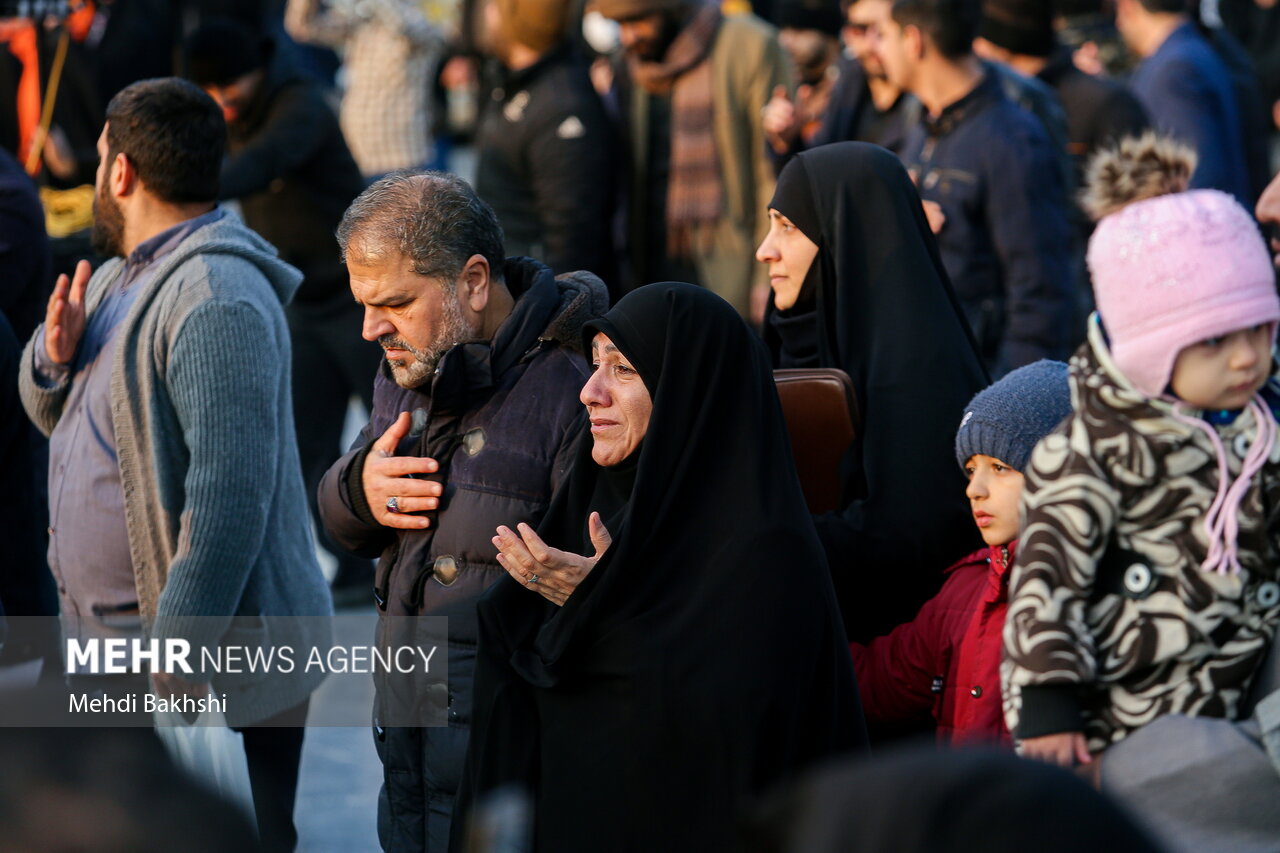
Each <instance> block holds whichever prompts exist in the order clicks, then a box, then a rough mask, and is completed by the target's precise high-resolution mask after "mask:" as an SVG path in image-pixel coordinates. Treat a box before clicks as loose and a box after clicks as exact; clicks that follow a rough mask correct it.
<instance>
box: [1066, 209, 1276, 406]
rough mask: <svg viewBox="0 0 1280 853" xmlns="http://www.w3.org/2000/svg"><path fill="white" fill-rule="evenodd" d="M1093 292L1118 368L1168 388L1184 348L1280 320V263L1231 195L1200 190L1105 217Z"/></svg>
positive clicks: (1147, 390) (1143, 382) (1092, 256)
mask: <svg viewBox="0 0 1280 853" xmlns="http://www.w3.org/2000/svg"><path fill="white" fill-rule="evenodd" d="M1088 262H1089V273H1090V275H1091V277H1092V278H1093V293H1094V298H1095V299H1096V301H1097V304H1098V313H1099V314H1100V315H1101V316H1102V323H1103V326H1104V327H1105V328H1106V331H1107V335H1108V337H1109V339H1110V345H1111V356H1112V359H1113V360H1114V361H1115V363H1116V366H1117V367H1119V368H1120V370H1121V371H1123V372H1124V375H1125V377H1126V378H1127V379H1128V380H1129V381H1130V382H1131V383H1133V386H1134V387H1135V388H1137V389H1138V390H1139V391H1141V392H1143V393H1144V394H1147V395H1148V396H1151V397H1158V396H1160V395H1161V394H1163V393H1164V390H1165V388H1166V387H1167V386H1168V384H1169V378H1170V376H1171V375H1172V374H1173V364H1174V361H1175V360H1176V359H1177V357H1178V353H1179V352H1181V351H1182V349H1183V348H1184V347H1187V346H1190V345H1191V344H1194V343H1198V342H1199V341H1203V340H1205V339H1206V338H1212V337H1218V336H1220V335H1226V334H1230V333H1231V332H1235V331H1238V330H1240V329H1246V328H1248V327H1250V326H1255V325H1257V324H1259V323H1274V322H1276V321H1277V320H1280V297H1277V296H1276V279H1275V269H1274V267H1273V266H1272V261H1271V256H1270V254H1269V253H1268V252H1267V245H1266V243H1265V241H1264V240H1263V239H1262V235H1261V234H1260V233H1259V231H1258V227H1257V225H1255V224H1254V222H1253V218H1252V217H1251V216H1250V215H1249V214H1248V213H1247V212H1246V211H1245V209H1244V208H1243V207H1241V206H1240V204H1239V203H1238V202H1237V201H1236V200H1235V199H1234V198H1232V197H1231V196H1229V195H1227V194H1226V193H1223V192H1219V191H1217V190H1192V191H1190V192H1182V193H1174V194H1171V195H1162V196H1157V197H1155V198H1149V199H1146V200H1144V201H1137V202H1134V203H1133V204H1130V205H1128V206H1126V207H1124V208H1122V209H1121V210H1119V211H1117V212H1115V213H1112V214H1111V215H1109V216H1105V217H1103V218H1102V220H1101V221H1099V222H1098V227H1097V229H1096V230H1095V231H1094V232H1093V237H1091V238H1090V240H1089V253H1088Z"/></svg>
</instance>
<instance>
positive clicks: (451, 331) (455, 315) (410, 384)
mask: <svg viewBox="0 0 1280 853" xmlns="http://www.w3.org/2000/svg"><path fill="white" fill-rule="evenodd" d="M479 337H480V329H479V328H478V327H476V326H473V325H471V324H470V323H468V322H467V318H466V317H465V316H463V313H462V306H461V305H460V304H458V300H457V297H456V295H455V294H452V293H450V294H446V298H445V300H444V305H443V307H442V313H441V315H440V328H439V331H437V332H436V335H435V337H434V338H432V340H431V342H430V343H429V344H427V347H426V348H425V349H418V348H417V347H415V346H413V345H412V344H410V343H409V342H408V341H406V340H404V339H403V338H398V337H396V336H395V335H383V336H382V337H380V338H378V343H379V344H380V345H381V346H382V348H383V349H386V348H388V347H390V348H392V349H402V350H405V351H407V352H409V353H410V354H411V355H412V356H413V360H412V361H408V362H401V361H390V360H388V361H387V366H388V367H390V368H391V376H392V378H393V379H395V381H396V384H397V385H399V386H400V387H401V388H417V387H419V386H421V385H422V384H423V383H424V382H426V381H427V380H429V379H430V378H431V377H432V376H433V375H434V374H435V372H436V366H437V365H439V364H440V359H441V358H443V357H444V354H445V353H447V352H448V351H449V350H451V349H453V348H454V347H455V346H457V345H458V344H460V343H463V342H465V341H474V340H476V339H477V338H479Z"/></svg>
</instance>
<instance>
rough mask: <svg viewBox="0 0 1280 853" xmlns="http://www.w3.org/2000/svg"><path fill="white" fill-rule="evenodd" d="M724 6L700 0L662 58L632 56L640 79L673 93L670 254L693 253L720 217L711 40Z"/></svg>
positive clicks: (655, 91) (653, 90)
mask: <svg viewBox="0 0 1280 853" xmlns="http://www.w3.org/2000/svg"><path fill="white" fill-rule="evenodd" d="M720 21H721V15H720V8H719V6H718V5H717V4H716V3H714V2H708V3H704V4H702V5H700V7H699V8H698V9H697V11H696V12H694V14H693V16H692V17H691V18H690V20H689V22H688V23H687V24H686V25H685V27H684V29H682V30H681V31H680V33H679V34H678V35H677V36H676V37H675V39H674V40H673V41H672V42H671V46H670V47H669V48H668V49H667V53H666V56H665V57H663V60H662V61H661V62H642V61H640V60H637V59H634V58H633V59H632V60H631V73H632V77H633V79H634V80H635V81H636V83H637V84H638V85H639V86H640V87H641V88H642V89H644V90H645V91H646V92H648V93H650V94H651V95H659V96H665V95H670V96H671V171H670V174H669V175H668V179H667V254H668V255H669V256H671V257H676V256H688V255H689V254H691V251H692V249H693V235H694V231H695V229H696V227H697V226H699V225H705V224H710V223H714V222H715V221H716V220H717V219H719V218H720V210H721V196H722V194H723V190H722V187H721V185H720V159H719V157H718V155H717V152H716V141H715V134H714V130H715V124H714V116H713V109H712V107H713V102H714V96H713V95H712V87H711V62H710V61H709V59H710V54H711V45H712V44H713V43H714V42H715V36H716V32H717V31H718V30H719V28H720Z"/></svg>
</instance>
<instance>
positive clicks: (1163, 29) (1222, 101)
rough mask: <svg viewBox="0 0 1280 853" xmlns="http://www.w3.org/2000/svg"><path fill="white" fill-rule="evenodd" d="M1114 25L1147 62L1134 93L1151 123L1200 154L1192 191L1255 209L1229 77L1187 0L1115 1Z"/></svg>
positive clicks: (1136, 73)
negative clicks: (1221, 195) (1228, 197)
mask: <svg viewBox="0 0 1280 853" xmlns="http://www.w3.org/2000/svg"><path fill="white" fill-rule="evenodd" d="M1116 28H1117V29H1118V30H1119V31H1120V34H1121V35H1122V36H1123V37H1124V40H1125V43H1126V44H1128V45H1129V49H1130V50H1132V51H1133V52H1134V53H1135V54H1137V55H1138V56H1139V57H1140V58H1141V60H1142V62H1141V64H1140V65H1139V66H1138V68H1137V70H1136V71H1134V73H1133V78H1132V85H1133V92H1134V94H1135V95H1137V96H1138V100H1140V101H1141V102H1142V105H1143V107H1145V108H1146V110H1147V114H1148V115H1149V116H1150V117H1151V122H1152V124H1153V125H1154V126H1155V128H1156V129H1157V130H1159V131H1160V132H1162V133H1166V134H1169V135H1170V136H1172V137H1173V138H1175V139H1177V140H1178V141H1180V142H1183V143H1185V144H1187V145H1189V146H1190V147H1191V148H1192V150H1194V151H1195V152H1196V156H1197V158H1198V165H1197V167H1196V171H1195V174H1194V175H1192V178H1191V188H1192V189H1218V190H1222V191H1223V192H1227V193H1231V194H1232V195H1234V196H1235V197H1236V199H1237V200H1239V201H1240V203H1241V204H1243V205H1245V206H1246V207H1252V206H1253V200H1254V199H1255V198H1256V191H1255V190H1254V188H1253V187H1252V186H1251V182H1250V178H1249V171H1248V168H1247V165H1246V164H1247V160H1246V157H1245V140H1244V138H1243V133H1242V124H1241V112H1240V105H1239V103H1238V102H1237V98H1236V94H1235V92H1234V91H1233V89H1232V82H1231V73H1230V71H1229V70H1228V68H1227V66H1226V65H1225V63H1223V61H1222V59H1221V58H1220V57H1219V56H1218V55H1217V53H1215V51H1214V49H1213V48H1212V47H1211V46H1210V44H1209V43H1208V42H1207V41H1206V40H1205V38H1204V37H1203V36H1202V35H1201V34H1200V33H1199V32H1198V31H1197V30H1196V27H1195V24H1194V23H1193V22H1192V20H1191V14H1190V10H1189V7H1188V5H1187V0H1116Z"/></svg>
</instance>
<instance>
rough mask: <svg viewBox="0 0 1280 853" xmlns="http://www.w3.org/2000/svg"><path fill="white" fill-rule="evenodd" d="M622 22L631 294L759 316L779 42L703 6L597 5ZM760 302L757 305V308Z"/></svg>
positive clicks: (607, 0)
mask: <svg viewBox="0 0 1280 853" xmlns="http://www.w3.org/2000/svg"><path fill="white" fill-rule="evenodd" d="M596 8H597V9H598V11H599V12H600V13H601V14H602V15H604V16H605V17H606V18H610V19H612V20H614V21H617V22H618V25H619V39H620V41H621V44H622V49H623V50H622V55H621V56H620V57H619V58H618V59H619V62H618V65H619V66H620V67H618V68H617V70H616V72H615V74H614V86H615V91H614V92H613V93H612V96H613V97H615V98H616V99H617V103H618V113H619V115H620V116H621V122H622V135H623V139H624V145H625V150H626V151H627V156H628V158H629V159H628V163H627V166H628V178H629V183H628V185H627V187H626V191H627V194H628V195H627V200H626V205H627V207H626V218H627V240H628V244H627V247H626V259H627V261H628V264H629V269H628V270H627V273H626V274H625V276H624V279H625V282H626V286H634V285H637V284H640V283H643V282H650V281H662V280H664V279H667V280H676V281H690V282H694V283H696V284H701V285H702V286H704V287H707V288H710V289H711V290H713V291H714V292H715V293H717V294H719V295H720V296H722V297H723V298H724V299H725V300H726V301H728V302H729V303H730V304H731V305H733V306H734V308H736V309H737V310H738V311H739V312H740V313H742V314H743V315H747V314H748V313H751V314H752V315H753V316H755V317H756V319H757V320H758V319H759V317H762V316H763V314H764V303H765V297H766V295H767V293H768V284H767V283H766V282H765V281H764V277H763V270H761V269H757V268H756V265H755V263H754V262H753V261H752V250H753V249H754V247H755V245H756V244H757V243H758V241H759V240H760V239H761V238H762V237H763V236H764V233H765V230H766V222H765V218H764V203H765V202H766V201H767V200H768V199H769V196H770V195H771V194H772V192H773V173H772V169H771V168H770V166H769V163H768V160H767V159H766V154H765V139H764V129H763V127H762V126H761V110H762V109H763V108H764V106H765V104H766V103H767V102H768V100H769V97H770V93H772V92H774V91H775V90H776V88H777V87H778V86H784V87H787V88H788V89H789V88H790V86H791V82H792V73H791V69H790V62H789V60H788V59H787V55H786V51H784V50H783V49H782V46H781V45H780V44H779V43H778V38H777V34H776V32H775V30H774V29H773V28H772V27H770V26H769V25H768V24H765V23H764V22H763V21H761V20H760V19H759V18H756V17H754V16H752V15H749V14H738V15H724V14H722V13H721V12H720V9H719V7H718V5H717V4H716V3H714V2H707V0H597V2H596ZM753 296H754V297H755V299H756V301H755V303H754V305H753V303H752V298H753Z"/></svg>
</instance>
